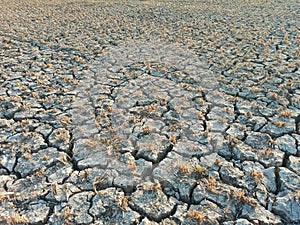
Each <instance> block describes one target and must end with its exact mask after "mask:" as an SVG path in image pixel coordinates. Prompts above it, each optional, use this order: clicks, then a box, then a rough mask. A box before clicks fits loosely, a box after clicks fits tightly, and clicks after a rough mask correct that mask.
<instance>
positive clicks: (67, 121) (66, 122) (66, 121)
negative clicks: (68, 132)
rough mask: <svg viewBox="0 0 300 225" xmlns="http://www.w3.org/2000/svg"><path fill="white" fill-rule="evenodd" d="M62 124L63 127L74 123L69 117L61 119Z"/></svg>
mask: <svg viewBox="0 0 300 225" xmlns="http://www.w3.org/2000/svg"><path fill="white" fill-rule="evenodd" d="M60 123H62V124H63V125H70V124H71V123H72V120H71V118H70V117H68V116H62V117H61V119H60Z"/></svg>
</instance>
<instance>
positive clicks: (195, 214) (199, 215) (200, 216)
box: [187, 210, 205, 222]
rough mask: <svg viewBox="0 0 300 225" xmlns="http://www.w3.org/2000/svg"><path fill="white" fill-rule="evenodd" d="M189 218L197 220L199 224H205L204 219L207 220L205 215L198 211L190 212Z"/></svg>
mask: <svg viewBox="0 0 300 225" xmlns="http://www.w3.org/2000/svg"><path fill="white" fill-rule="evenodd" d="M187 216H188V217H190V218H193V219H196V220H198V221H199V222H203V221H204V219H205V216H204V215H203V213H201V212H199V211H197V210H192V211H189V212H188V213H187Z"/></svg>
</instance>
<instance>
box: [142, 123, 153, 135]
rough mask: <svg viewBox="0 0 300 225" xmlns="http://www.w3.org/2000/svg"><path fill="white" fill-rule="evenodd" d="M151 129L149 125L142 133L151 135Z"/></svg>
mask: <svg viewBox="0 0 300 225" xmlns="http://www.w3.org/2000/svg"><path fill="white" fill-rule="evenodd" d="M151 130H152V129H151V127H150V126H149V125H147V126H145V127H143V133H145V134H150V133H151Z"/></svg>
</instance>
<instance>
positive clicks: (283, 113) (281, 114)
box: [279, 111, 292, 117]
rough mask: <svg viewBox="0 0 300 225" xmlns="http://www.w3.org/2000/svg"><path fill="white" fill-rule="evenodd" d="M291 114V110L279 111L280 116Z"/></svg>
mask: <svg viewBox="0 0 300 225" xmlns="http://www.w3.org/2000/svg"><path fill="white" fill-rule="evenodd" d="M291 115H292V112H291V111H283V112H281V113H279V116H282V117H290V116H291Z"/></svg>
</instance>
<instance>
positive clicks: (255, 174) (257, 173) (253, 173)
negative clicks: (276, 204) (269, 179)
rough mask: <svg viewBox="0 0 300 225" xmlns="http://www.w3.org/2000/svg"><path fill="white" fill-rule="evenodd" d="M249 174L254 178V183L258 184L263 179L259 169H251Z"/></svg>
mask: <svg viewBox="0 0 300 225" xmlns="http://www.w3.org/2000/svg"><path fill="white" fill-rule="evenodd" d="M250 175H251V176H252V177H253V178H254V180H255V183H256V184H258V183H260V182H261V181H263V180H264V179H265V177H264V175H263V173H262V172H261V171H255V170H251V171H250Z"/></svg>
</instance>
